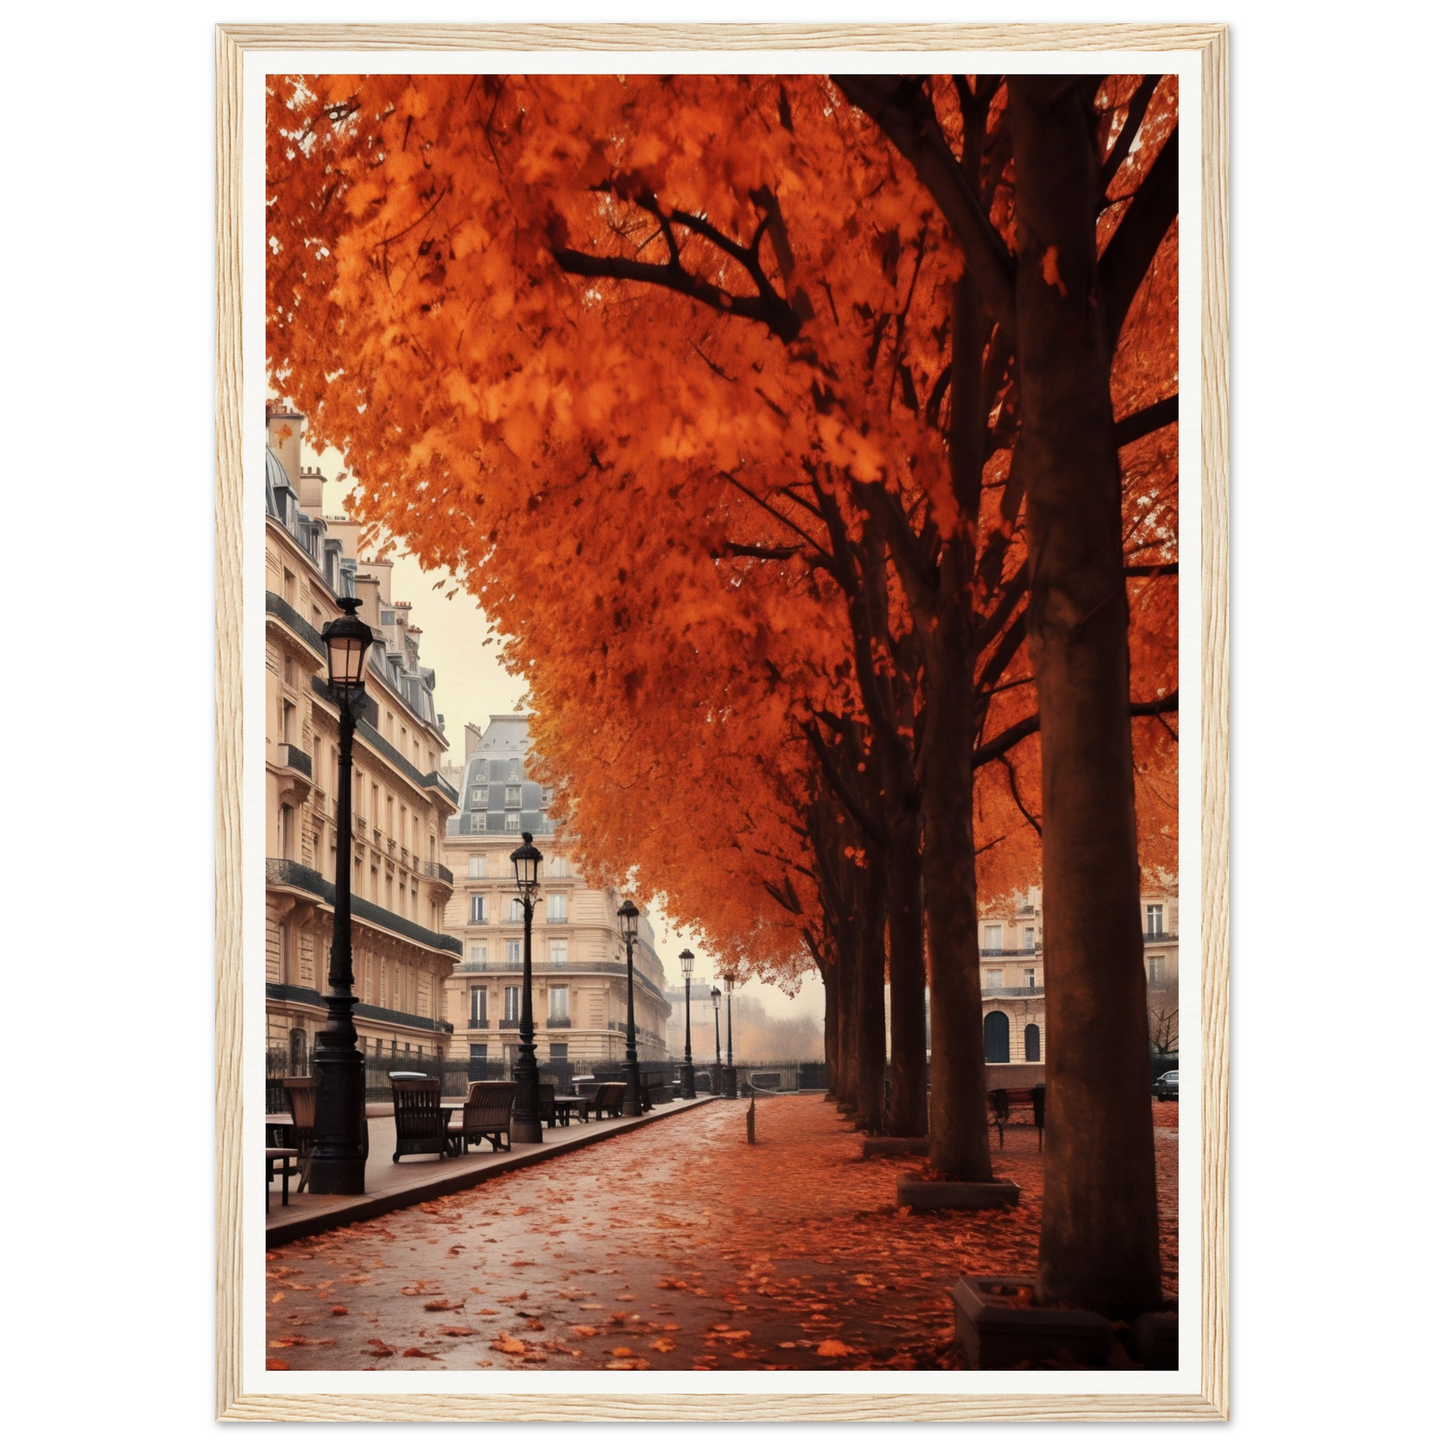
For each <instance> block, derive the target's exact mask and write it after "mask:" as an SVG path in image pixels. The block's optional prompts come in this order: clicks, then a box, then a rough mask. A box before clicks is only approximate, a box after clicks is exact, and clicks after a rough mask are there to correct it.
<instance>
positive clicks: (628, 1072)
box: [617, 898, 642, 1119]
mask: <svg viewBox="0 0 1445 1445" xmlns="http://www.w3.org/2000/svg"><path fill="white" fill-rule="evenodd" d="M617 926H618V928H619V929H620V931H621V933H622V941H623V942H624V943H625V944H626V945H627V1062H626V1063H625V1064H623V1066H622V1072H623V1075H624V1076H625V1077H626V1079H627V1094H626V1096H625V1097H624V1099H623V1101H622V1115H623V1117H624V1118H626V1119H635V1118H637V1116H638V1115H639V1114H641V1113H642V1080H641V1079H640V1078H639V1077H638V1073H637V1021H636V1018H635V1017H634V1015H633V1012H632V945H633V944H634V943H635V942H636V941H637V905H636V904H635V903H634V902H633V901H632V900H631V899H630V898H629V899H628V900H627V901H626V902H625V903H624V904H623V905H622V907H621V908H619V909H618V910H617Z"/></svg>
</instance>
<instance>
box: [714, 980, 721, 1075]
mask: <svg viewBox="0 0 1445 1445" xmlns="http://www.w3.org/2000/svg"><path fill="white" fill-rule="evenodd" d="M721 1007H722V990H721V989H720V988H718V986H717V985H716V984H714V985H713V988H712V1037H713V1043H714V1044H715V1045H716V1046H717V1064H716V1066H715V1068H714V1072H713V1080H712V1091H713V1093H714V1094H721V1093H722V1076H723V1072H722V1023H721V1022H720V1015H719V1014H718V1009H719V1008H721Z"/></svg>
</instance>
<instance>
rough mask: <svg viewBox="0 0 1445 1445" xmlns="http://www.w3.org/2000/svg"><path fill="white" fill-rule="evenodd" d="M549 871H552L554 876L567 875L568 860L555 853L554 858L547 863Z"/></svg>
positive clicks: (562, 876)
mask: <svg viewBox="0 0 1445 1445" xmlns="http://www.w3.org/2000/svg"><path fill="white" fill-rule="evenodd" d="M547 872H548V873H550V874H551V876H552V877H553V878H565V877H566V876H567V860H566V859H565V858H562V857H558V856H556V855H554V856H553V857H552V860H551V861H550V862H549V863H548V864H547Z"/></svg>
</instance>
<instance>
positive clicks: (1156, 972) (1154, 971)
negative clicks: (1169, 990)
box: [1145, 958, 1164, 988]
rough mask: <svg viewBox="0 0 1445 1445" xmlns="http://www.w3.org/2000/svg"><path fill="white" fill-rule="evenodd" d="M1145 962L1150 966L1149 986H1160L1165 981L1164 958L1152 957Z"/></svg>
mask: <svg viewBox="0 0 1445 1445" xmlns="http://www.w3.org/2000/svg"><path fill="white" fill-rule="evenodd" d="M1145 962H1146V963H1147V964H1148V966H1149V986H1150V988H1158V987H1159V985H1160V984H1162V983H1163V982H1164V960H1163V959H1162V958H1150V959H1146V960H1145Z"/></svg>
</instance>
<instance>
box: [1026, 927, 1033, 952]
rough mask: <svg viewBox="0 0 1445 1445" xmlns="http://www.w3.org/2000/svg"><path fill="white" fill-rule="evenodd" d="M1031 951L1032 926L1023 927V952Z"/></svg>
mask: <svg viewBox="0 0 1445 1445" xmlns="http://www.w3.org/2000/svg"><path fill="white" fill-rule="evenodd" d="M1033 951H1034V931H1033V929H1032V928H1026V929H1024V952H1025V953H1032V952H1033Z"/></svg>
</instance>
